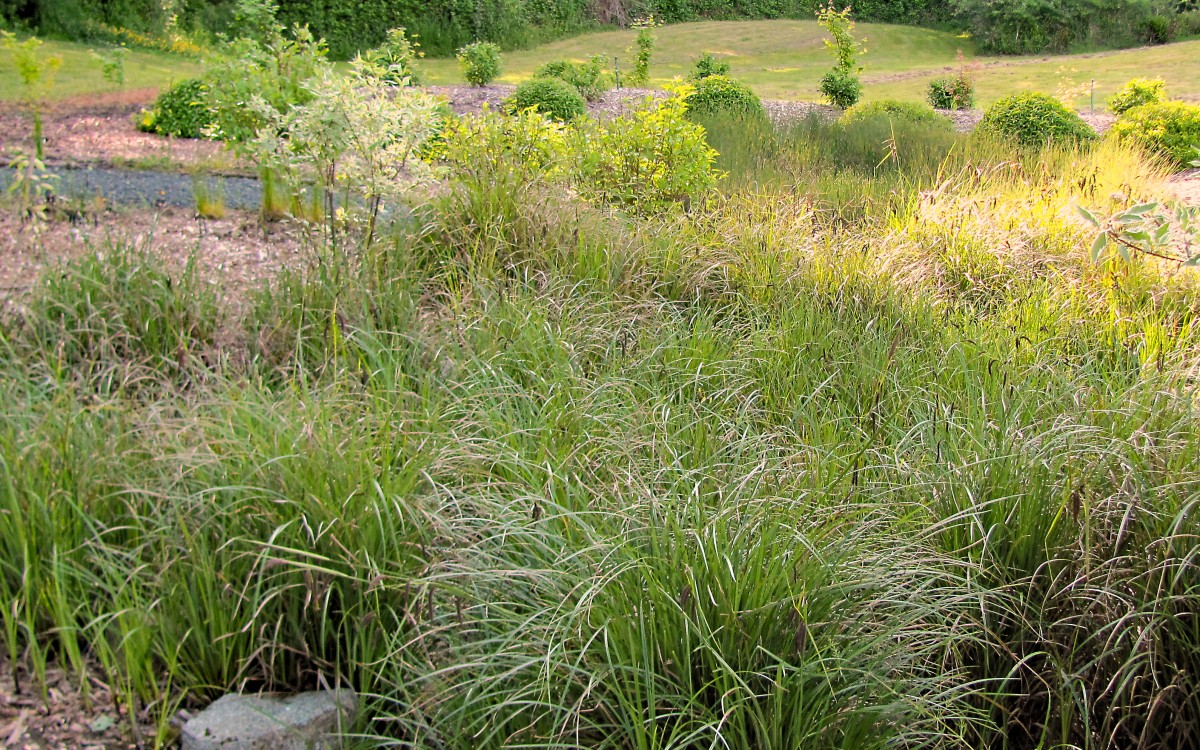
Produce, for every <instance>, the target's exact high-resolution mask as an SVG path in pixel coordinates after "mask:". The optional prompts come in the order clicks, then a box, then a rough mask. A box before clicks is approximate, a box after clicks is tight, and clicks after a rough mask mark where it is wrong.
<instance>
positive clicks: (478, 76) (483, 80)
mask: <svg viewBox="0 0 1200 750" xmlns="http://www.w3.org/2000/svg"><path fill="white" fill-rule="evenodd" d="M455 57H456V58H458V64H459V66H460V67H461V68H462V73H463V77H464V78H466V79H467V83H469V84H471V85H472V86H486V85H488V84H489V83H491V82H492V81H494V80H496V77H497V76H499V75H500V47H499V46H497V45H495V44H493V43H491V42H475V43H473V44H468V45H467V46H465V47H461V48H460V49H459V50H458V52H457V53H456V54H455Z"/></svg>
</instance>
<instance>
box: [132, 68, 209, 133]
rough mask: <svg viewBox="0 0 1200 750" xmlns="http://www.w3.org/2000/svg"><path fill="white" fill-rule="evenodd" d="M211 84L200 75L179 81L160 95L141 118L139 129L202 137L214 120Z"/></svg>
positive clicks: (148, 131) (149, 131)
mask: <svg viewBox="0 0 1200 750" xmlns="http://www.w3.org/2000/svg"><path fill="white" fill-rule="evenodd" d="M207 93H208V87H207V86H206V85H205V84H204V81H202V80H200V79H199V78H189V79H187V80H185V81H180V82H179V83H176V84H175V85H173V86H171V88H169V89H167V90H166V91H164V92H162V93H161V94H159V95H158V98H157V99H155V100H154V106H153V107H151V108H150V109H149V110H147V111H144V112H143V113H142V115H141V117H140V118H139V120H138V130H143V131H145V132H147V133H157V134H159V135H173V136H175V137H177V138H200V137H203V136H204V135H205V134H206V131H207V130H208V129H210V128H211V127H212V126H213V125H214V124H215V122H214V118H213V113H212V110H210V109H209V107H208V99H207Z"/></svg>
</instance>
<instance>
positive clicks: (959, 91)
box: [926, 73, 975, 109]
mask: <svg viewBox="0 0 1200 750" xmlns="http://www.w3.org/2000/svg"><path fill="white" fill-rule="evenodd" d="M926 98H927V100H928V102H929V106H931V107H933V108H934V109H970V108H971V107H974V106H975V84H974V83H973V82H972V81H971V78H970V76H968V75H966V74H965V73H959V74H958V75H954V76H941V77H940V78H934V79H933V80H932V81H930V82H929V91H928V92H927V94H926Z"/></svg>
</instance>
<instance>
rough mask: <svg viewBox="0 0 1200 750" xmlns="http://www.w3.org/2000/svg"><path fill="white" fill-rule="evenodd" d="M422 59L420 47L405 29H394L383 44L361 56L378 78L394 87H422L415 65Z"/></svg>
mask: <svg viewBox="0 0 1200 750" xmlns="http://www.w3.org/2000/svg"><path fill="white" fill-rule="evenodd" d="M421 57H422V54H421V50H420V48H419V45H418V44H416V43H415V42H413V41H411V40H410V39H409V38H408V36H407V35H406V34H405V31H404V29H403V28H399V29H392V30H391V31H389V32H388V33H387V39H386V40H384V42H383V44H381V45H379V46H378V47H376V48H375V49H371V50H367V51H366V52H364V53H362V54H361V55H359V59H361V60H362V61H363V62H364V63H366V64H367V65H368V66H369V67H370V68H371V69H373V70H375V71H376V72H375V75H376V77H378V78H379V79H380V80H381V81H383V82H384V83H387V84H389V85H392V86H417V85H420V83H421V79H420V76H419V75H418V74H417V69H416V65H415V63H416V61H417V60H418V59H419V58H421Z"/></svg>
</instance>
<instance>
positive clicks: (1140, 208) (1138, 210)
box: [1125, 201, 1158, 216]
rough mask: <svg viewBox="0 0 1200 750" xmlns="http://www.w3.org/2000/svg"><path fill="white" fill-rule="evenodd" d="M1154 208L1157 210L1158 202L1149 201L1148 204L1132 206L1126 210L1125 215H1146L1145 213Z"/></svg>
mask: <svg viewBox="0 0 1200 750" xmlns="http://www.w3.org/2000/svg"><path fill="white" fill-rule="evenodd" d="M1155 208H1158V201H1151V202H1149V203H1139V204H1138V205H1136V206H1134V207H1133V208H1130V209H1128V210H1126V211H1125V213H1128V214H1133V215H1135V216H1141V215H1142V214H1144V213H1146V212H1147V211H1149V210H1151V209H1155Z"/></svg>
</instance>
